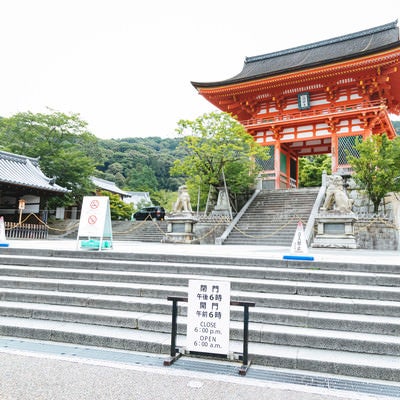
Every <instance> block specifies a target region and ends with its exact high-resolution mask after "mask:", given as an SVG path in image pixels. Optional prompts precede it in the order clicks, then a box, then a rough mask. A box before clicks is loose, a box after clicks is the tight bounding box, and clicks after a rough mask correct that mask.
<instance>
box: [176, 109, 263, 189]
mask: <svg viewBox="0 0 400 400" xmlns="http://www.w3.org/2000/svg"><path fill="white" fill-rule="evenodd" d="M177 132H178V134H179V135H180V136H182V137H183V140H182V142H181V146H182V148H183V151H184V154H185V156H184V157H183V158H182V159H178V160H176V161H175V162H174V166H173V168H172V169H171V173H172V174H173V175H181V176H184V177H185V178H186V180H187V182H188V184H189V185H190V184H195V185H197V184H199V182H201V183H202V184H203V185H205V186H206V187H207V186H210V185H211V186H213V187H215V188H218V187H223V186H224V181H223V175H225V178H226V183H227V185H228V186H229V188H230V190H231V192H233V193H240V192H242V191H246V190H247V189H248V188H249V187H250V186H252V185H253V184H254V178H255V176H256V174H257V172H258V170H257V167H256V165H255V163H254V162H253V161H252V160H253V159H254V158H260V159H267V158H268V155H267V152H266V151H265V149H264V148H263V147H261V146H260V145H258V144H257V143H256V142H255V141H254V139H253V138H252V137H251V136H250V135H249V134H248V133H247V132H246V130H245V129H244V127H243V126H242V125H241V124H240V123H239V122H237V121H236V120H235V119H233V118H232V117H231V116H230V115H229V114H226V113H217V112H212V113H208V114H204V115H202V116H200V117H198V118H197V119H195V120H194V121H189V120H181V121H179V122H178V128H177Z"/></svg>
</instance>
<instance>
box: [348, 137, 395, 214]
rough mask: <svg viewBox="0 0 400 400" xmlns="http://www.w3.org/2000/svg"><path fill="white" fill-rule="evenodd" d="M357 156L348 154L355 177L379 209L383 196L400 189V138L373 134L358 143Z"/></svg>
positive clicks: (375, 207)
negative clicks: (391, 138)
mask: <svg viewBox="0 0 400 400" xmlns="http://www.w3.org/2000/svg"><path fill="white" fill-rule="evenodd" d="M355 148H356V150H357V151H358V153H359V155H358V157H356V156H353V155H350V154H348V160H349V162H350V165H351V167H352V168H353V171H354V174H353V178H354V180H355V181H356V183H358V184H359V185H360V187H361V188H362V189H364V190H365V191H366V193H367V195H368V197H369V199H370V201H371V202H372V204H373V205H374V213H377V212H378V209H379V205H380V203H381V201H382V199H383V198H384V196H385V195H386V194H387V193H389V192H392V191H398V190H399V189H400V138H395V139H394V140H389V139H388V137H387V135H386V134H384V135H372V136H370V137H368V138H367V139H365V140H364V141H361V140H358V142H357V143H356V145H355Z"/></svg>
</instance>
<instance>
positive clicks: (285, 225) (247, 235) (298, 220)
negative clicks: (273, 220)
mask: <svg viewBox="0 0 400 400" xmlns="http://www.w3.org/2000/svg"><path fill="white" fill-rule="evenodd" d="M293 221H297V222H302V223H303V224H304V221H303V220H302V218H301V217H299V216H298V215H294V216H293V217H292V218H291V219H289V220H288V221H287V222H286V223H285V224H283V225H282V226H280V227H279V228H278V229H276V230H275V231H274V232H272V233H269V234H268V235H258V236H255V235H249V234H247V233H245V232H244V231H242V230H241V229H239V228H238V227H237V226H234V227H233V228H234V229H235V230H236V231H238V232H239V233H241V234H242V235H243V236H245V237H248V238H251V239H266V238H269V237H272V236H274V235H275V234H276V233H278V232H280V231H281V230H283V229H284V228H286V227H287V226H288V225H289V224H291V223H293Z"/></svg>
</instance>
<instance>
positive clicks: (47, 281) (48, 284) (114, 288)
mask: <svg viewBox="0 0 400 400" xmlns="http://www.w3.org/2000/svg"><path fill="white" fill-rule="evenodd" d="M106 275H107V276H109V274H108V273H107V274H104V273H100V274H92V273H90V274H89V275H88V276H87V280H80V279H65V275H64V278H62V277H59V278H44V277H42V278H29V277H24V276H23V277H18V276H0V287H4V288H24V289H42V290H60V291H66V292H73V291H79V292H83V293H101V294H116V295H128V296H143V293H145V292H146V291H148V290H153V291H155V290H159V291H161V292H165V290H171V289H172V290H171V293H169V294H168V295H173V294H174V293H176V292H177V288H178V287H182V288H183V289H186V287H187V285H188V281H189V279H196V276H193V275H172V274H154V275H153V274H150V273H149V274H146V273H140V274H138V273H136V274H134V276H133V275H132V276H129V277H127V276H126V274H123V275H121V276H120V278H121V279H120V281H118V282H117V281H112V282H110V281H108V280H107V279H106ZM89 277H91V278H90V279H92V278H94V277H95V278H96V279H97V280H96V281H94V280H89ZM102 277H103V278H104V279H103V280H101V278H102ZM71 278H72V275H71ZM197 278H199V279H208V278H211V279H212V278H213V277H208V276H203V275H202V276H197ZM132 280H133V282H132ZM224 280H229V281H230V282H231V289H232V290H237V291H250V292H263V293H282V294H296V295H307V296H321V297H342V298H353V299H354V298H357V299H374V300H387V301H400V287H386V286H365V285H354V284H336V283H318V282H295V281H288V280H269V279H263V280H255V279H244V278H225V279H224ZM181 291H182V290H180V292H181Z"/></svg>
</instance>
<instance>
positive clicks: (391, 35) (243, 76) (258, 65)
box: [191, 20, 400, 89]
mask: <svg viewBox="0 0 400 400" xmlns="http://www.w3.org/2000/svg"><path fill="white" fill-rule="evenodd" d="M373 35H374V36H373ZM379 35H381V36H382V37H380V36H379ZM384 35H385V36H384ZM366 38H368V40H369V44H368V45H370V44H371V41H372V40H373V39H374V38H375V40H376V41H377V43H376V44H375V45H372V46H371V47H370V48H368V47H367V48H363V47H361V44H360V41H362V40H367V39H366ZM351 43H353V45H354V46H355V47H357V46H358V47H360V49H359V50H357V51H355V52H351V51H348V50H347V47H349V46H350V45H351ZM344 44H346V45H344ZM333 45H336V46H342V48H346V51H344V52H342V54H340V52H334V51H333V52H332V54H331V55H332V56H331V57H326V58H324V57H323V56H324V51H328V53H329V49H330V48H331V47H329V46H333ZM346 46H347V47H346ZM399 46H400V39H399V33H398V28H397V20H396V21H395V22H392V23H390V24H386V25H382V26H379V27H376V28H371V29H368V30H365V31H360V32H356V33H354V34H349V35H345V36H341V37H337V38H333V39H329V40H325V41H320V42H316V43H312V44H309V45H304V46H299V47H295V48H292V49H288V50H283V51H279V52H275V53H270V54H266V55H261V56H254V57H247V58H246V60H245V63H244V67H243V69H242V71H241V72H240V73H239V74H237V75H235V76H234V77H232V78H230V79H226V80H223V81H216V82H195V81H192V82H191V84H192V85H193V86H194V87H195V88H196V89H202V88H216V87H221V86H230V85H234V84H239V83H245V82H250V81H254V80H259V79H265V78H270V77H274V76H278V75H282V74H287V73H291V72H296V71H302V70H306V69H310V68H315V67H319V66H323V65H327V64H332V63H335V62H340V61H349V60H351V59H356V58H360V57H365V56H369V55H372V54H376V53H379V52H382V51H386V50H390V49H393V48H396V47H399ZM327 49H328V50H327ZM319 51H320V52H321V55H320V59H318V56H317V57H315V54H318V52H319ZM346 52H347V53H346ZM300 55H301V58H300V57H299V56H300ZM285 57H287V58H288V57H292V61H293V62H294V61H295V60H293V58H294V57H299V58H300V61H299V62H298V63H297V64H295V63H293V65H292V66H289V67H288V63H285V62H281V67H280V68H275V69H272V70H271V68H270V70H268V71H267V72H260V71H255V72H253V71H252V69H253V70H260V69H262V68H264V69H268V67H269V66H268V65H266V63H267V62H270V61H271V60H272V61H273V62H275V63H276V64H278V66H279V61H278V62H277V60H283V59H284V58H285ZM307 58H311V59H312V58H314V59H315V60H314V61H312V62H304V60H306V59H307ZM263 63H264V64H263ZM251 65H253V66H254V67H253V68H251Z"/></svg>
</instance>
